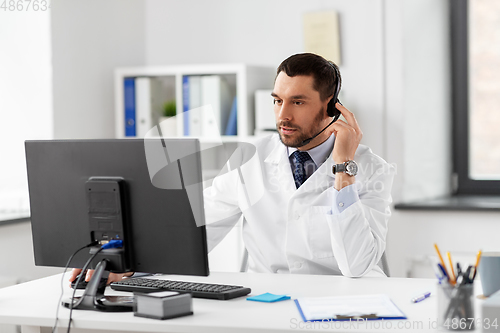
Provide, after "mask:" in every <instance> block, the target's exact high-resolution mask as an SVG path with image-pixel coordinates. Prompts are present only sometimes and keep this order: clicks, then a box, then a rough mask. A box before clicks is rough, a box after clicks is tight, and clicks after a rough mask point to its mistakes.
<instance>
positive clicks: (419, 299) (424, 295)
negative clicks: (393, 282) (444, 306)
mask: <svg viewBox="0 0 500 333" xmlns="http://www.w3.org/2000/svg"><path fill="white" fill-rule="evenodd" d="M430 296H431V292H430V291H428V292H426V293H425V294H422V295H420V296H417V297H415V298H412V299H411V301H412V302H413V303H418V302H422V301H423V300H424V299H426V298H429V297H430Z"/></svg>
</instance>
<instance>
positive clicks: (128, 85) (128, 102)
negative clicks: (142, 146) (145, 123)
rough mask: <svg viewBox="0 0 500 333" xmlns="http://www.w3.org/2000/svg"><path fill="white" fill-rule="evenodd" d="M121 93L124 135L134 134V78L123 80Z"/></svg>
mask: <svg viewBox="0 0 500 333" xmlns="http://www.w3.org/2000/svg"><path fill="white" fill-rule="evenodd" d="M123 95H124V106H125V136H135V135H136V127H135V78H133V77H127V78H125V79H124V80H123Z"/></svg>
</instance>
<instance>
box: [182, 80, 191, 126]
mask: <svg viewBox="0 0 500 333" xmlns="http://www.w3.org/2000/svg"><path fill="white" fill-rule="evenodd" d="M188 111H189V76H186V75H184V76H183V77H182V112H183V129H184V135H186V136H187V135H189V112H188Z"/></svg>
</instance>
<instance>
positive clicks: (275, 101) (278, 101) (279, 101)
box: [273, 99, 281, 104]
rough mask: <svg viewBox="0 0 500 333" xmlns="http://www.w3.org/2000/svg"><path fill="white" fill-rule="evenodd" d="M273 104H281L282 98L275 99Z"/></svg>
mask: <svg viewBox="0 0 500 333" xmlns="http://www.w3.org/2000/svg"><path fill="white" fill-rule="evenodd" d="M273 104H281V100H280V99H275V100H274V101H273Z"/></svg>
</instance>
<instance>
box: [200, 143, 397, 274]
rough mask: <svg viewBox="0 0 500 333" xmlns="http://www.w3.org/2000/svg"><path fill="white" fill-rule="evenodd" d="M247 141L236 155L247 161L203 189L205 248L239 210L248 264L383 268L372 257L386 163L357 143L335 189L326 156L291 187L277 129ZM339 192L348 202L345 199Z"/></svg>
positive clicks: (379, 236)
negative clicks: (345, 177)
mask: <svg viewBox="0 0 500 333" xmlns="http://www.w3.org/2000/svg"><path fill="white" fill-rule="evenodd" d="M255 148H256V150H255V151H253V150H252V149H248V150H246V151H241V157H240V161H248V162H247V163H245V164H243V165H242V166H241V167H240V168H239V170H233V171H231V172H229V173H227V174H224V175H222V176H219V177H217V178H215V179H214V182H213V185H212V186H211V187H210V188H207V189H206V190H205V191H204V199H205V213H206V214H205V215H206V221H207V238H208V246H209V250H211V249H212V248H213V247H215V246H216V245H217V244H218V243H219V242H220V241H221V240H222V239H223V238H224V236H225V235H227V233H228V232H229V231H230V230H231V228H232V227H233V226H234V225H235V224H236V223H237V222H238V220H239V219H240V218H242V219H243V240H244V243H245V246H246V248H247V250H248V253H249V259H250V267H249V271H254V272H274V273H297V274H337V275H339V274H343V275H345V276H363V275H366V274H369V273H374V274H375V275H377V274H378V275H379V276H381V275H383V273H382V270H381V269H380V268H379V267H378V266H377V263H378V262H379V260H380V258H381V256H382V254H383V252H384V250H385V237H386V234H387V222H388V219H389V216H390V209H389V205H390V203H391V201H392V200H391V194H390V192H391V187H392V179H393V176H394V169H393V168H392V167H391V166H389V165H388V164H387V163H386V162H385V161H384V160H382V159H381V158H380V157H378V156H376V155H375V154H373V153H372V152H371V150H370V149H369V148H367V147H366V146H363V145H360V146H359V147H358V149H357V151H356V154H355V161H356V162H357V163H358V166H359V172H358V175H357V176H356V184H354V185H351V186H347V187H345V188H344V189H342V190H341V191H340V192H339V191H337V190H335V189H334V188H333V184H334V182H335V175H334V174H333V173H332V166H333V164H334V162H333V160H332V159H331V158H328V159H327V160H326V161H325V162H323V163H322V164H321V165H320V166H319V167H318V169H317V170H316V172H314V174H312V175H311V176H310V177H309V178H308V179H307V180H306V181H305V182H304V184H302V186H300V187H299V188H298V189H297V188H296V187H295V184H294V179H293V175H292V171H291V168H290V163H289V160H288V150H287V147H286V146H284V145H283V144H282V143H281V142H280V141H279V138H278V135H277V134H275V135H273V136H271V137H267V138H263V139H260V140H258V141H257V142H256V143H255ZM232 159H233V160H236V159H237V158H235V157H234V156H233V158H232ZM237 165H238V164H237ZM344 190H345V191H344ZM345 193H348V195H352V196H354V197H355V202H353V203H352V204H350V205H345V204H344V202H343V200H344V199H343V197H344V194H345ZM346 206H347V207H346Z"/></svg>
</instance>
